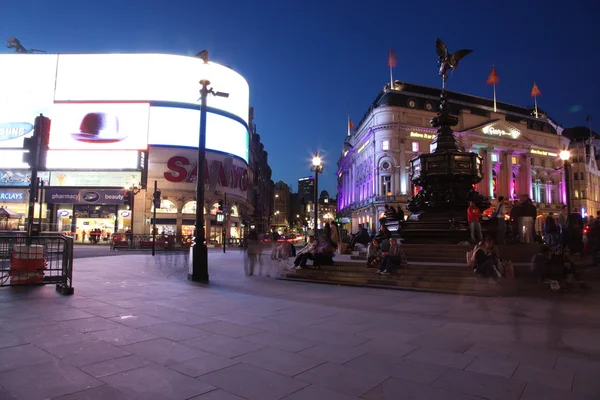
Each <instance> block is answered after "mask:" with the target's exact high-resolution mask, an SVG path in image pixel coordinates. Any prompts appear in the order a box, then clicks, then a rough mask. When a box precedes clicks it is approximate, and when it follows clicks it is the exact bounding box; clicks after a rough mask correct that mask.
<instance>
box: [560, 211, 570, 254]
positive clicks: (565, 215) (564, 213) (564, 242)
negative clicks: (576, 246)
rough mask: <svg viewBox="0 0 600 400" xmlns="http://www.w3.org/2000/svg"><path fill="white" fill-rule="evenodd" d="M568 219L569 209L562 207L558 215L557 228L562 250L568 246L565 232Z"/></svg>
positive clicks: (567, 235) (566, 231)
mask: <svg viewBox="0 0 600 400" xmlns="http://www.w3.org/2000/svg"><path fill="white" fill-rule="evenodd" d="M568 217H569V209H568V208H567V206H562V209H561V211H560V214H558V228H559V229H560V243H561V244H562V247H563V248H567V247H568V246H569V232H568V230H567V218H568Z"/></svg>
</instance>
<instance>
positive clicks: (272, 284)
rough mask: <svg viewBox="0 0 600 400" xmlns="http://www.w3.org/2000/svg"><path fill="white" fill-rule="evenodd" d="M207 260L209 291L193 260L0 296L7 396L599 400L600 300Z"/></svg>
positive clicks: (119, 259) (103, 271)
mask: <svg viewBox="0 0 600 400" xmlns="http://www.w3.org/2000/svg"><path fill="white" fill-rule="evenodd" d="M209 257H210V274H211V284H210V285H208V286H203V285H199V284H195V283H191V282H188V281H187V279H186V277H187V265H186V255H184V254H161V255H160V256H157V257H155V258H153V257H151V256H150V255H133V254H131V255H123V256H113V257H97V258H88V259H78V260H75V274H74V286H75V295H74V296H69V297H64V296H61V295H59V294H57V293H56V292H55V291H54V287H53V286H45V287H27V288H10V287H6V288H0V399H1V400H6V399H21V400H35V399H61V400H75V399H77V400H79V399H81V400H98V399H110V400H125V399H142V400H147V399H157V400H158V399H160V400H170V399H173V400H179V399H181V400H183V399H198V400H240V399H250V400H276V399H286V400H351V399H363V400H384V399H385V400H402V399H411V400H421V399H427V400H432V399H446V400H475V399H491V400H504V399H507V400H510V399H514V400H517V399H521V400H539V399H548V400H554V399H582V400H583V399H589V400H591V399H598V398H600V306H599V304H598V303H599V302H598V300H600V296H599V295H597V294H596V293H597V292H598V291H597V290H592V291H589V292H583V293H574V294H550V295H549V296H547V297H546V298H537V299H534V298H478V297H468V296H453V295H440V294H431V293H417V292H409V291H395V290H377V289H369V288H358V287H343V286H330V285H319V284H309V283H299V282H287V281H278V280H275V279H273V278H267V277H265V276H264V275H265V274H266V273H267V270H266V267H269V266H271V264H272V263H271V262H270V260H269V261H266V262H265V264H266V265H265V270H263V276H254V277H246V276H245V275H244V272H243V266H242V265H243V253H241V252H240V251H238V250H233V251H229V252H228V253H227V254H222V253H216V252H212V253H210V255H209ZM270 272H271V273H274V271H270Z"/></svg>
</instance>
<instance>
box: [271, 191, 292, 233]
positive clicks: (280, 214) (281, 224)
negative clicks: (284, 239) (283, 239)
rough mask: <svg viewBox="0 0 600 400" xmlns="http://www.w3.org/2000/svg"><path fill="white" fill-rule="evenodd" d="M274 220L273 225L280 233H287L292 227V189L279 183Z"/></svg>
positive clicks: (275, 198) (276, 192)
mask: <svg viewBox="0 0 600 400" xmlns="http://www.w3.org/2000/svg"><path fill="white" fill-rule="evenodd" d="M274 193H275V195H274V205H273V218H272V219H271V225H272V226H273V227H274V228H275V229H276V230H277V231H279V232H281V233H285V232H287V230H288V229H289V227H290V225H291V215H292V189H291V188H290V186H289V185H288V184H287V183H285V182H283V181H279V182H277V183H276V184H275V190H274Z"/></svg>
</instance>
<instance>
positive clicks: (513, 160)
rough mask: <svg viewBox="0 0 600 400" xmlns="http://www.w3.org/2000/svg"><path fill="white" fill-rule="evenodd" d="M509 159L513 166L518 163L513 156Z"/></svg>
mask: <svg viewBox="0 0 600 400" xmlns="http://www.w3.org/2000/svg"><path fill="white" fill-rule="evenodd" d="M510 159H511V161H512V163H513V164H518V163H519V161H518V160H517V157H515V156H512V157H511V158H510Z"/></svg>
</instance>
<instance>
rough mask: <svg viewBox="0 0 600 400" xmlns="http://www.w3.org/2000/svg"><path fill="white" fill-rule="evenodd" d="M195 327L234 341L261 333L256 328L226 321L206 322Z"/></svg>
mask: <svg viewBox="0 0 600 400" xmlns="http://www.w3.org/2000/svg"><path fill="white" fill-rule="evenodd" d="M196 327H197V328H199V329H202V330H203V331H207V332H212V333H216V334H219V335H225V336H229V337H231V338H234V339H238V338H241V337H244V336H248V335H254V334H256V333H260V332H262V330H261V329H258V328H253V327H250V326H247V325H240V324H234V323H231V322H227V321H215V322H208V323H205V324H200V325H196Z"/></svg>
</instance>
